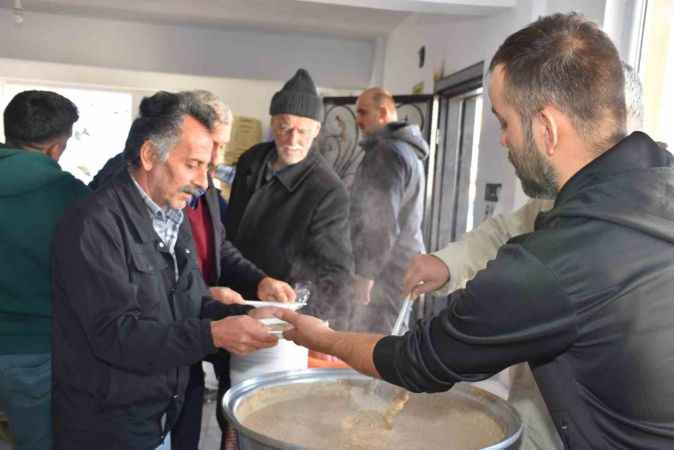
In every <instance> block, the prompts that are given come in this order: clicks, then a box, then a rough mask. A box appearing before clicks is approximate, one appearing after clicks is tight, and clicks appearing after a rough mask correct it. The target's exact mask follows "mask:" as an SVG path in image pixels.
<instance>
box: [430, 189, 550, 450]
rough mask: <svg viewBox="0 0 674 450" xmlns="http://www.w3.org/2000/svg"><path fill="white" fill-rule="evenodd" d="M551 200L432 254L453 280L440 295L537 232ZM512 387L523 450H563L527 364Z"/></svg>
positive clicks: (514, 375)
mask: <svg viewBox="0 0 674 450" xmlns="http://www.w3.org/2000/svg"><path fill="white" fill-rule="evenodd" d="M552 205H553V202H552V201H551V200H531V201H529V202H528V203H527V204H525V205H524V206H523V207H522V208H520V209H518V210H517V211H515V212H514V213H512V214H502V215H498V216H495V217H490V218H489V219H487V220H485V221H484V222H483V223H481V224H480V226H479V227H477V228H476V229H475V230H473V231H471V232H469V233H466V234H465V235H464V236H463V237H462V238H461V240H460V241H458V242H452V243H450V244H449V245H448V246H446V247H445V248H443V249H441V250H438V251H437V252H435V253H433V254H434V255H435V256H437V257H438V258H440V259H441V260H442V261H443V262H444V263H445V264H446V265H447V267H448V268H449V273H450V279H449V281H448V282H447V283H445V285H444V286H442V287H441V288H440V289H438V291H436V294H437V295H447V294H449V293H450V292H452V291H455V290H456V289H460V288H463V287H465V285H466V283H467V282H468V281H469V280H471V279H472V278H473V277H474V276H475V274H476V273H477V272H479V271H480V270H482V269H484V268H485V267H486V266H487V262H488V261H489V260H491V259H494V257H496V253H497V252H498V249H499V248H500V247H501V246H502V245H503V244H505V243H506V242H507V241H508V240H509V239H510V238H512V237H515V236H518V235H520V234H524V233H530V232H532V231H533V230H534V222H535V220H536V216H537V215H538V213H539V212H541V211H547V210H548V209H550V208H552ZM510 371H511V374H510V375H511V380H512V385H511V388H510V393H509V395H508V400H509V401H510V402H511V403H512V405H513V406H514V407H515V408H516V409H517V411H518V412H519V413H520V415H521V416H522V420H523V421H524V423H525V424H526V430H525V437H524V440H523V442H522V449H523V450H538V449H540V450H549V449H562V448H563V445H562V442H561V439H560V438H559V435H558V434H557V430H556V429H555V426H554V424H553V422H552V419H551V418H550V414H549V413H548V410H547V407H546V406H545V402H544V401H543V398H542V397H541V393H540V392H539V390H538V387H537V386H536V382H535V380H534V378H533V374H532V373H531V369H529V365H528V364H526V363H522V364H517V365H515V366H513V367H511V368H510Z"/></svg>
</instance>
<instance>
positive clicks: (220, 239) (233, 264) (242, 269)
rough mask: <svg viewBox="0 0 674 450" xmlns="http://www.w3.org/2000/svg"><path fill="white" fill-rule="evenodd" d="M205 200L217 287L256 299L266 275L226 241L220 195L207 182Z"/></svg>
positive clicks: (210, 183)
mask: <svg viewBox="0 0 674 450" xmlns="http://www.w3.org/2000/svg"><path fill="white" fill-rule="evenodd" d="M204 195H205V200H206V207H207V208H208V213H209V215H210V216H211V223H212V225H213V242H215V249H214V250H215V257H214V259H215V273H217V274H218V280H217V283H216V285H217V286H228V287H231V288H232V289H234V290H235V291H237V292H238V291H240V292H247V293H250V294H251V296H250V297H248V298H257V285H258V284H260V281H261V280H262V278H264V277H265V276H266V275H265V273H264V272H263V271H262V270H260V269H259V268H258V267H257V266H256V265H255V264H253V263H252V262H250V261H249V260H248V259H246V258H245V257H244V256H243V255H241V252H240V251H239V250H238V249H237V248H236V247H235V246H234V244H232V242H231V241H229V240H227V234H226V232H225V226H224V225H223V224H222V221H221V220H220V200H219V199H218V197H219V196H220V193H219V192H218V190H217V189H216V188H215V186H213V184H212V182H211V180H209V186H208V190H207V191H206V194H204Z"/></svg>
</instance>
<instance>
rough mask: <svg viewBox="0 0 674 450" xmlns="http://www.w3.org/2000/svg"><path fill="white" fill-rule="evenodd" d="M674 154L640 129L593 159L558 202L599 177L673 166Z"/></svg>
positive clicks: (573, 180)
mask: <svg viewBox="0 0 674 450" xmlns="http://www.w3.org/2000/svg"><path fill="white" fill-rule="evenodd" d="M673 164H674V157H673V156H672V155H671V154H670V153H669V152H667V151H666V150H663V149H662V148H660V146H659V145H658V144H656V143H655V142H654V141H653V140H652V139H651V138H650V137H649V136H648V135H646V134H644V133H642V132H639V131H636V132H634V133H632V134H630V135H629V136H627V137H625V138H623V139H622V140H621V141H620V142H618V143H617V144H616V145H614V146H613V147H611V148H610V149H608V150H607V151H606V152H604V153H603V154H601V155H600V156H598V157H597V158H595V159H594V160H592V161H591V162H590V163H589V164H588V165H586V166H585V167H583V168H582V169H580V170H579V171H578V172H576V174H575V175H574V176H573V177H571V179H569V181H567V182H566V184H565V185H564V186H563V187H562V189H561V191H560V192H559V194H558V195H557V199H556V200H555V206H557V205H561V204H562V203H564V202H565V201H566V200H567V199H569V198H571V197H573V196H575V195H576V194H577V193H578V192H579V191H580V190H582V189H583V188H585V187H586V186H588V185H591V184H594V183H596V182H597V180H598V179H603V178H605V177H607V176H613V175H615V174H619V173H620V172H626V171H629V170H638V169H648V168H655V167H671V166H672V165H673Z"/></svg>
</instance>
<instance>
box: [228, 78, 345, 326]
mask: <svg viewBox="0 0 674 450" xmlns="http://www.w3.org/2000/svg"><path fill="white" fill-rule="evenodd" d="M322 107H323V104H322V100H321V97H320V96H319V94H318V90H317V89H316V86H315V85H314V82H313V80H312V79H311V76H310V75H309V73H308V72H307V71H306V70H304V69H299V70H298V71H297V73H296V74H295V75H294V76H293V77H292V78H291V79H290V80H289V81H288V82H287V83H285V85H284V86H283V88H282V89H281V90H280V91H278V92H277V93H276V94H274V97H273V98H272V101H271V105H270V108H269V113H270V115H271V129H272V133H273V136H274V140H273V142H264V143H261V144H258V145H256V146H254V147H252V148H251V149H249V150H248V151H247V152H246V153H244V154H243V155H242V156H241V158H240V159H239V161H238V163H237V166H236V176H235V178H234V182H233V183H232V191H231V196H230V199H229V207H228V209H227V227H226V228H227V235H228V236H229V238H230V239H231V240H232V242H233V243H234V245H235V246H236V248H238V249H239V250H240V251H241V253H242V254H243V256H245V257H246V258H248V259H249V260H250V261H252V262H254V263H255V264H256V265H257V266H258V267H260V269H262V270H264V271H265V272H266V273H267V274H269V275H270V276H272V277H274V278H278V279H281V280H286V281H288V282H290V283H291V284H292V283H295V282H310V283H311V285H312V292H311V299H310V302H309V305H308V306H307V307H305V309H304V311H305V312H309V313H312V314H314V315H317V316H319V317H321V318H323V319H327V320H329V321H330V322H331V323H332V324H333V325H334V326H337V327H340V328H341V327H342V326H343V325H344V323H345V322H346V320H347V319H348V317H347V316H348V301H349V298H348V291H349V286H350V284H351V279H352V271H353V256H352V254H351V243H350V240H349V200H348V195H347V192H346V189H345V188H344V185H343V184H342V182H341V181H340V179H339V178H338V176H337V175H336V174H335V172H334V171H333V169H332V168H331V167H330V165H329V164H328V163H327V161H326V160H325V159H323V157H322V156H321V154H320V153H319V152H318V151H317V150H316V149H315V148H314V146H313V143H314V139H315V138H316V136H318V132H319V130H320V127H321V123H320V120H321V114H322ZM244 294H246V292H245V291H244Z"/></svg>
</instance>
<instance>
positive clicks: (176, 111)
mask: <svg viewBox="0 0 674 450" xmlns="http://www.w3.org/2000/svg"><path fill="white" fill-rule="evenodd" d="M185 116H191V117H193V118H194V119H195V120H196V121H198V122H199V123H200V124H202V125H203V126H204V127H206V128H207V129H208V131H213V124H214V122H215V121H216V116H215V111H214V110H213V108H211V107H209V106H208V105H205V104H204V103H202V102H200V101H198V100H197V99H196V98H195V97H194V96H193V95H189V94H188V93H185V92H181V93H177V94H174V93H171V92H165V91H159V92H157V93H156V94H154V95H152V96H150V97H144V98H143V100H142V101H141V102H140V108H139V115H138V117H137V118H136V119H135V120H134V121H133V124H132V125H131V129H130V130H129V136H128V137H127V139H126V145H125V146H124V156H125V158H126V161H127V163H128V164H130V165H132V166H135V167H138V166H140V148H141V147H142V146H143V143H145V141H147V140H150V141H151V142H152V144H153V146H154V148H155V150H156V151H157V154H158V155H159V157H160V159H161V160H165V159H166V158H167V157H168V152H169V151H170V150H171V149H172V148H173V147H174V146H175V144H176V143H177V141H178V139H179V138H180V126H181V124H182V121H183V119H184V118H185Z"/></svg>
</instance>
